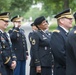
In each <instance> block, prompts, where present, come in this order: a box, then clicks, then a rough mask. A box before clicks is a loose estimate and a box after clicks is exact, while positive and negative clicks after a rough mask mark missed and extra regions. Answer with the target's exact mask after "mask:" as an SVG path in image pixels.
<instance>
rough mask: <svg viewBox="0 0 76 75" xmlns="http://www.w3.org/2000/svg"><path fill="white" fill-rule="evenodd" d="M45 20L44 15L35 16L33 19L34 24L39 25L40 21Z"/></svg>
mask: <svg viewBox="0 0 76 75" xmlns="http://www.w3.org/2000/svg"><path fill="white" fill-rule="evenodd" d="M44 20H45V17H44V16H40V17H38V18H36V19H35V20H34V25H36V26H37V25H40V24H41V23H42V21H44Z"/></svg>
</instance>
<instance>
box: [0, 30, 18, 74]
mask: <svg viewBox="0 0 76 75" xmlns="http://www.w3.org/2000/svg"><path fill="white" fill-rule="evenodd" d="M0 51H1V52H0V53H1V57H2V60H3V64H4V66H5V69H6V71H7V75H9V72H10V70H11V64H12V61H16V56H15V54H14V51H13V50H12V44H11V41H10V38H9V36H8V35H7V34H6V33H5V34H3V33H2V32H1V31H0ZM12 72H13V70H12ZM5 75H6V74H5ZM10 75H12V74H10Z"/></svg>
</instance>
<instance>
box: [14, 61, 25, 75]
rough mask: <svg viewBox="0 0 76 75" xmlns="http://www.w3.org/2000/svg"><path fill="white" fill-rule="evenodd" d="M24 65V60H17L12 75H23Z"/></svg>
mask: <svg viewBox="0 0 76 75" xmlns="http://www.w3.org/2000/svg"><path fill="white" fill-rule="evenodd" d="M25 66H26V61H25V60H22V61H17V66H16V68H15V70H14V75H25V70H26V69H25Z"/></svg>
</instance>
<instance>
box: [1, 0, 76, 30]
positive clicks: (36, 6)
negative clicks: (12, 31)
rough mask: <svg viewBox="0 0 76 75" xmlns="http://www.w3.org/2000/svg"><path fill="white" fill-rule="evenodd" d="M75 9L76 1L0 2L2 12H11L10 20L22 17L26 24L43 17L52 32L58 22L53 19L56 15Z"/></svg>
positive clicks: (21, 0) (3, 0)
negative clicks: (17, 16)
mask: <svg viewBox="0 0 76 75" xmlns="http://www.w3.org/2000/svg"><path fill="white" fill-rule="evenodd" d="M75 7H76V0H0V12H5V11H8V12H10V13H11V14H10V18H11V17H13V16H15V15H17V14H18V15H21V16H23V17H24V20H23V23H25V24H27V23H28V22H33V20H34V19H35V18H36V17H38V16H41V15H43V16H45V17H46V19H47V20H48V22H49V28H50V30H53V29H54V28H55V27H56V20H55V19H54V18H53V16H54V15H55V14H57V13H58V12H60V11H62V10H64V9H67V8H71V9H72V12H74V11H76V8H75ZM50 26H51V27H50Z"/></svg>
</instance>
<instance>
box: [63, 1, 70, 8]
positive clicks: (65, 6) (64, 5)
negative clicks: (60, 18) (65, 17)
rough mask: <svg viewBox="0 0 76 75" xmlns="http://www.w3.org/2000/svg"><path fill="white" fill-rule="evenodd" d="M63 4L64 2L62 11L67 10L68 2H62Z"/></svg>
mask: <svg viewBox="0 0 76 75" xmlns="http://www.w3.org/2000/svg"><path fill="white" fill-rule="evenodd" d="M63 2H64V4H63V9H67V8H69V0H63Z"/></svg>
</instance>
